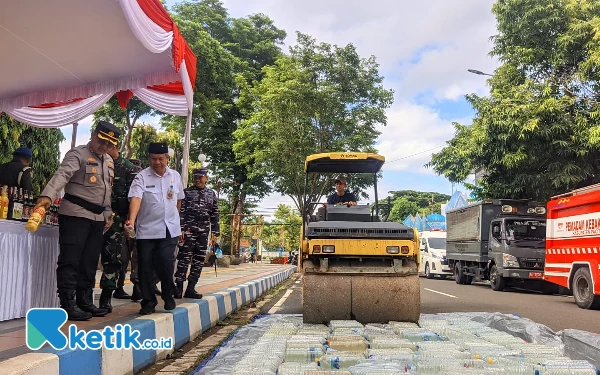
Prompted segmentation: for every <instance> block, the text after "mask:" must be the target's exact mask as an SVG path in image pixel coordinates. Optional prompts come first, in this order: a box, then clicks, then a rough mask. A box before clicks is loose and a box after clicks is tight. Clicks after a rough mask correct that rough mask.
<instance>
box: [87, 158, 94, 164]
mask: <svg viewBox="0 0 600 375" xmlns="http://www.w3.org/2000/svg"><path fill="white" fill-rule="evenodd" d="M88 161H89V162H90V163H95V162H96V159H94V158H88Z"/></svg>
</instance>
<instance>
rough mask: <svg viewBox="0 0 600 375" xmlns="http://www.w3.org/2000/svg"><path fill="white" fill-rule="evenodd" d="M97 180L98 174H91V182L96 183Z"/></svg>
mask: <svg viewBox="0 0 600 375" xmlns="http://www.w3.org/2000/svg"><path fill="white" fill-rule="evenodd" d="M96 180H97V179H96V176H91V177H90V182H91V183H92V184H95V183H96Z"/></svg>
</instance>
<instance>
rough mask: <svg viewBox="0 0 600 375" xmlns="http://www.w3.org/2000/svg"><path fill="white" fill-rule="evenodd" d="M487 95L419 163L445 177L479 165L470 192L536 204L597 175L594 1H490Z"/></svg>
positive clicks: (599, 33)
mask: <svg viewBox="0 0 600 375" xmlns="http://www.w3.org/2000/svg"><path fill="white" fill-rule="evenodd" d="M493 12H494V14H495V15H496V18H497V20H498V31H499V34H498V35H496V36H495V37H494V38H493V41H494V48H493V50H492V54H493V55H495V56H497V57H498V58H499V59H500V61H502V62H503V65H502V66H501V67H500V68H499V69H498V70H497V71H496V72H495V74H494V76H493V77H492V78H491V79H490V80H489V84H490V87H491V90H490V95H489V96H488V97H479V96H477V95H468V96H467V100H468V101H469V102H470V103H471V105H472V106H473V108H474V109H475V111H476V116H475V118H474V119H473V123H472V125H470V126H463V125H459V124H455V128H456V135H455V137H454V138H453V139H452V140H450V141H449V142H448V146H447V147H445V148H444V149H442V150H441V151H440V152H439V153H437V154H435V155H434V156H433V158H432V160H431V162H430V163H429V164H428V166H430V167H433V169H434V171H435V172H436V173H438V174H442V175H444V176H446V177H447V178H448V179H450V180H451V181H452V182H462V181H464V180H465V179H466V178H467V176H468V175H469V174H470V173H472V172H473V171H475V170H481V171H484V175H483V178H482V179H481V181H480V183H479V184H478V185H477V186H472V188H473V189H474V192H475V194H476V195H477V197H478V198H532V199H537V200H540V201H546V200H547V199H548V198H549V197H550V196H552V195H554V194H557V193H562V192H565V191H568V190H570V189H572V188H574V187H576V186H577V185H578V184H579V183H581V182H582V181H585V183H592V182H599V181H600V164H599V163H598V161H599V160H600V136H599V135H600V130H599V129H600V116H598V114H599V113H600V95H599V94H598V92H599V89H600V86H599V80H600V75H599V74H598V72H599V71H600V59H599V56H600V3H598V2H597V1H585V0H583V1H579V0H564V1H562V0H511V1H506V0H499V1H497V3H496V4H495V5H494V7H493Z"/></svg>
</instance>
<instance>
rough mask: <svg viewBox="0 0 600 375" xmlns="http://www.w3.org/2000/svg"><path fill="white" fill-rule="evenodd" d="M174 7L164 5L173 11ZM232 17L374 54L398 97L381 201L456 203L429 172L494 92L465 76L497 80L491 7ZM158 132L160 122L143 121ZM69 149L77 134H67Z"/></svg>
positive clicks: (267, 205) (268, 208)
mask: <svg viewBox="0 0 600 375" xmlns="http://www.w3.org/2000/svg"><path fill="white" fill-rule="evenodd" d="M175 2H176V1H174V0H169V1H167V3H168V5H172V4H174V3H175ZM223 3H224V5H225V7H226V8H227V9H228V10H229V13H230V15H231V16H232V17H243V16H246V15H249V14H253V13H265V14H267V15H268V16H269V17H271V18H272V19H273V20H274V21H275V24H276V25H277V26H278V27H279V28H282V29H285V30H286V31H287V34H288V38H287V40H286V47H285V50H286V51H287V48H288V46H290V45H293V44H294V42H295V37H296V35H295V33H296V31H301V32H303V33H307V34H310V35H312V36H313V37H315V38H317V41H319V42H321V41H323V42H328V43H331V44H338V45H346V44H348V43H352V44H354V45H355V46H356V47H357V49H358V52H359V53H360V54H361V55H362V56H364V57H368V56H370V55H375V56H376V57H377V61H378V62H379V63H380V65H381V67H380V73H381V75H382V76H384V77H385V80H384V85H385V87H386V88H391V89H393V90H394V91H395V100H394V104H393V106H392V107H391V108H390V109H389V110H388V112H387V116H388V124H387V126H386V127H381V129H380V130H381V131H382V135H381V136H380V138H379V140H378V143H377V146H376V148H377V150H378V152H379V153H380V154H381V155H383V156H385V158H386V160H387V161H388V163H386V164H385V166H384V168H383V180H382V181H380V183H379V196H380V197H382V196H386V193H387V192H388V191H390V190H405V189H412V190H419V191H436V192H440V193H446V194H451V192H452V185H451V184H450V183H449V182H448V181H447V180H446V179H445V178H444V177H440V176H436V175H435V174H434V173H433V172H432V171H431V170H429V169H425V168H424V167H423V165H424V164H426V163H427V162H428V161H429V160H430V159H431V154H432V153H434V152H437V151H439V150H440V149H441V146H443V145H444V144H445V141H447V140H449V139H451V138H452V136H453V134H454V129H453V127H452V122H453V121H457V122H460V123H462V124H470V123H471V118H472V116H473V110H472V108H471V106H470V105H469V104H468V103H467V102H466V100H465V99H464V95H465V94H469V93H477V94H482V95H484V94H485V93H486V92H488V88H487V86H486V77H485V76H479V75H474V74H471V73H469V72H467V69H477V70H481V71H484V72H486V73H493V70H494V69H495V68H496V67H497V66H498V62H497V61H496V60H495V59H492V58H491V57H489V55H488V54H489V51H490V49H491V47H492V45H491V42H490V37H491V36H492V35H494V34H495V33H496V27H495V18H494V16H493V15H492V13H491V7H492V4H493V3H494V1H492V0H420V1H412V0H410V1H406V0H404V1H400V0H370V1H362V0H343V1H342V0H318V1H317V0H302V1H300V0H223ZM142 120H144V121H145V122H147V123H153V124H157V123H158V121H157V119H153V118H143V119H142ZM90 123H91V117H90V118H88V119H86V120H84V121H81V122H80V127H79V134H80V135H79V136H78V144H82V143H84V142H85V141H87V139H88V138H89V125H90ZM62 130H63V133H65V137H66V138H67V140H66V141H65V142H63V144H62V145H61V151H62V152H63V155H64V152H66V150H68V148H69V147H70V141H71V128H70V127H66V128H63V129H62ZM279 203H286V204H290V205H291V204H292V201H291V200H290V199H289V198H286V197H281V196H280V195H279V194H273V195H271V196H269V197H268V198H267V199H265V200H264V201H263V203H262V205H261V213H269V212H273V211H274V208H275V207H276V206H277V204H279Z"/></svg>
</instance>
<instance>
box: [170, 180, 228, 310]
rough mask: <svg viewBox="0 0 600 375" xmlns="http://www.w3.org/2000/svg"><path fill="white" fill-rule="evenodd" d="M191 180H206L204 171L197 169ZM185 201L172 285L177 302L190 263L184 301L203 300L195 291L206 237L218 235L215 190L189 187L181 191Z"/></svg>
mask: <svg viewBox="0 0 600 375" xmlns="http://www.w3.org/2000/svg"><path fill="white" fill-rule="evenodd" d="M193 175H194V176H206V175H208V171H207V169H206V168H196V169H194V171H193ZM184 192H185V198H184V199H183V202H181V212H180V217H181V230H182V232H183V233H184V242H183V244H182V245H180V246H179V253H178V254H177V273H176V274H175V283H176V286H177V292H176V296H175V297H176V298H181V295H182V293H183V283H184V282H185V279H186V274H187V270H188V267H189V265H190V262H191V263H192V266H191V269H190V276H189V277H188V278H187V280H188V285H187V289H186V291H185V295H184V297H185V298H202V295H201V294H199V293H197V292H196V291H195V287H196V284H197V283H198V279H199V278H200V273H201V272H202V265H203V264H204V259H205V258H206V250H207V247H208V236H209V233H210V232H211V229H212V233H213V234H215V235H216V236H218V235H219V202H218V199H217V194H216V193H215V191H214V190H212V189H209V188H207V187H206V186H205V187H203V188H198V187H196V186H192V187H189V188H187V189H185V190H184Z"/></svg>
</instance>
